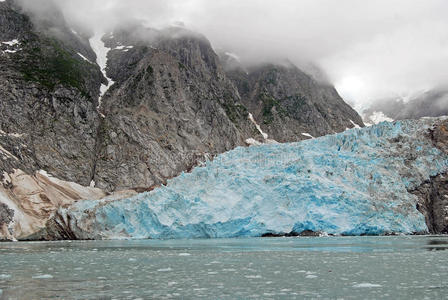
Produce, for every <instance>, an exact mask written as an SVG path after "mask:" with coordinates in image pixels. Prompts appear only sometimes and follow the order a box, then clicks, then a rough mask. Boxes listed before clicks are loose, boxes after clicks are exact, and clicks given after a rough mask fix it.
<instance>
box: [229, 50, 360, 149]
mask: <svg viewBox="0 0 448 300" xmlns="http://www.w3.org/2000/svg"><path fill="white" fill-rule="evenodd" d="M221 57H222V60H223V61H224V65H225V66H226V70H227V75H228V76H229V77H230V78H231V80H232V81H233V82H234V83H235V85H236V86H237V87H238V91H239V93H240V95H241V100H242V102H243V104H244V105H245V106H247V108H248V109H249V111H250V112H251V113H252V114H253V116H254V119H255V120H256V121H257V123H259V124H260V126H261V129H262V130H263V131H264V132H266V133H267V134H268V135H269V137H270V138H272V139H275V140H276V141H278V142H291V141H300V140H303V139H307V138H309V136H310V135H311V136H313V137H319V136H323V135H326V134H329V133H336V132H342V131H344V130H346V129H347V128H353V127H363V126H364V123H363V121H362V119H361V117H360V116H359V115H358V113H357V112H356V111H355V110H354V109H353V108H351V107H350V106H349V105H348V104H347V103H345V102H344V100H343V99H342V98H341V97H340V96H339V94H338V93H337V91H336V90H335V88H334V87H333V86H331V85H329V84H327V83H322V82H318V81H317V80H315V79H313V77H311V76H310V75H308V74H306V73H304V72H303V71H301V70H300V69H298V68H297V67H296V66H294V65H293V64H291V63H290V62H285V63H283V64H276V65H274V64H266V65H261V66H256V67H249V68H245V67H243V65H241V64H239V63H238V61H236V58H234V57H232V56H229V55H228V54H227V55H226V54H223V55H221Z"/></svg>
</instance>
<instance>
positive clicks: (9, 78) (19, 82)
mask: <svg viewBox="0 0 448 300" xmlns="http://www.w3.org/2000/svg"><path fill="white" fill-rule="evenodd" d="M0 22H1V26H0V28H1V29H0V41H2V42H3V43H1V46H0V100H1V102H0V115H1V118H0V129H1V130H2V131H1V132H0V145H1V146H2V148H3V151H1V153H0V156H2V159H1V160H0V169H1V170H2V171H5V172H7V173H9V172H11V171H12V169H13V168H16V169H22V170H24V171H26V172H28V173H32V172H33V171H35V170H37V169H45V170H48V171H49V172H51V173H52V174H54V175H55V176H57V177H59V178H62V179H66V180H69V181H75V182H78V183H80V184H84V185H88V184H89V182H90V179H91V178H90V177H91V173H92V162H93V158H94V146H95V139H96V127H97V124H98V114H97V112H96V109H95V107H96V102H97V98H98V94H99V92H98V87H99V85H100V83H101V82H102V81H103V80H104V79H103V76H102V74H101V72H100V70H99V67H98V66H96V65H94V64H91V63H89V62H87V61H85V60H84V59H83V58H81V56H79V55H78V54H77V53H78V52H80V53H81V52H84V53H86V50H85V49H86V48H85V47H79V48H78V47H77V46H76V45H84V44H85V41H84V40H82V38H81V37H77V36H75V35H74V34H73V33H71V32H70V30H69V29H68V28H67V27H64V26H62V25H61V26H62V27H59V28H60V31H59V32H58V33H59V34H58V36H56V35H54V34H53V31H51V30H49V31H46V30H45V28H41V29H39V28H38V27H37V25H35V24H33V23H32V22H31V20H30V18H29V17H27V16H26V15H24V14H22V13H21V11H20V9H19V8H18V7H16V6H15V5H14V4H13V3H12V2H11V1H8V2H1V3H0ZM64 36H65V37H69V38H67V39H68V40H69V39H73V40H75V39H77V40H79V42H78V44H76V43H66V42H64V40H66V39H65V38H63V37H64ZM14 40H16V41H15V42H14ZM5 42H12V44H11V43H10V44H6V43H5ZM87 52H88V51H87ZM86 55H89V54H88V53H86ZM90 55H92V53H91V54H90ZM93 55H94V54H93ZM0 173H2V172H0Z"/></svg>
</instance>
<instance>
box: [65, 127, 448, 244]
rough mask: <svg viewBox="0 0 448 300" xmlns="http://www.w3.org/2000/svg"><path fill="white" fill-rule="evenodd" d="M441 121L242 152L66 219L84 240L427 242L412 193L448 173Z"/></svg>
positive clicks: (69, 213) (73, 211)
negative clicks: (390, 238)
mask: <svg viewBox="0 0 448 300" xmlns="http://www.w3.org/2000/svg"><path fill="white" fill-rule="evenodd" d="M435 121H436V120H435V119H421V120H405V121H398V122H393V123H389V122H383V123H380V124H378V125H375V126H372V127H367V128H361V129H351V130H347V131H345V132H343V133H339V134H335V135H330V136H325V137H321V138H317V139H310V140H306V141H302V142H298V143H288V144H273V145H260V146H252V147H249V148H242V147H241V148H237V149H235V150H232V151H229V152H227V153H224V154H222V155H219V156H217V157H216V158H215V159H214V160H213V161H208V162H206V163H205V165H203V166H201V167H197V168H195V169H194V170H193V171H192V172H191V173H183V174H181V175H180V176H178V177H176V178H174V179H172V180H170V181H169V182H168V184H167V185H166V186H162V187H160V188H158V189H155V190H153V191H151V192H148V193H143V194H139V195H136V196H133V197H131V198H127V199H121V200H111V199H107V198H106V199H103V200H98V201H80V202H77V203H76V204H74V205H73V206H71V207H69V208H66V209H61V210H60V211H59V214H60V215H62V216H63V218H64V220H65V221H64V222H67V223H68V224H69V225H70V227H71V228H72V230H73V231H74V232H76V234H77V237H78V238H100V239H101V238H102V239H112V238H118V239H120V238H133V239H145V238H161V239H168V238H209V237H245V236H260V235H262V234H264V233H288V232H291V231H294V232H297V233H300V232H302V231H304V230H312V231H322V232H327V233H329V234H347V235H361V234H384V233H390V232H395V233H413V232H425V231H427V226H426V224H425V219H424V217H423V215H422V214H421V213H420V212H418V210H417V209H416V201H417V198H416V197H415V196H414V195H413V194H411V193H409V192H408V190H411V189H413V188H415V187H417V186H419V185H420V184H421V183H422V182H424V181H425V180H428V179H429V178H430V176H435V175H437V174H440V173H442V172H446V171H447V170H448V157H447V155H446V154H444V153H442V152H441V151H439V150H438V149H437V148H435V147H434V146H433V145H432V143H431V142H430V139H429V138H428V137H427V134H426V133H427V131H428V129H429V128H430V127H431V126H433V124H434V122H435Z"/></svg>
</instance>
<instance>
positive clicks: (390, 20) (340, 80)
mask: <svg viewBox="0 0 448 300" xmlns="http://www.w3.org/2000/svg"><path fill="white" fill-rule="evenodd" d="M28 1H29V2H32V1H33V0H28ZM55 2H56V3H58V4H59V5H60V6H62V8H63V10H64V14H65V15H66V17H67V18H69V19H70V20H71V22H78V23H82V24H85V25H87V26H90V27H98V26H102V27H110V26H113V25H116V24H117V23H119V22H122V21H123V20H125V19H127V18H140V19H143V20H146V21H147V23H148V25H151V26H156V27H161V26H164V25H169V24H173V23H174V22H176V21H181V22H184V23H185V25H186V27H188V28H191V29H194V30H196V31H199V32H201V33H203V34H205V35H206V36H207V37H208V38H209V39H210V40H211V42H212V44H213V46H214V47H215V48H224V49H228V50H230V51H232V52H234V53H236V54H237V55H239V56H240V57H241V58H242V59H243V60H244V61H247V62H257V61H263V60H270V59H276V58H283V57H286V58H289V59H290V60H292V61H293V62H296V63H298V64H303V63H306V62H312V63H315V64H317V65H318V66H320V67H321V68H322V69H323V70H324V71H325V72H326V73H327V75H328V76H329V78H330V80H331V81H332V83H333V84H334V85H335V86H336V88H337V89H338V91H339V92H340V93H341V95H342V96H343V97H344V98H345V99H346V100H347V101H349V102H350V103H354V104H355V106H356V108H357V109H358V110H360V108H362V107H366V106H368V105H369V103H371V102H372V101H373V100H375V99H379V98H385V97H393V96H402V97H407V96H410V95H412V94H415V93H420V92H422V91H424V90H428V89H432V88H435V87H439V86H447V85H448V72H447V70H448V17H447V12H448V1H447V0H362V1H361V0H160V1H154V0H127V1H125V0H107V1H106V0H56V1H55ZM34 3H35V1H34Z"/></svg>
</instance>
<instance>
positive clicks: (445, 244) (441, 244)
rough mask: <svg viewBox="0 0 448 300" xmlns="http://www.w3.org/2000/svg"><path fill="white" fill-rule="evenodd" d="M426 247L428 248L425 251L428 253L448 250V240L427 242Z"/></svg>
mask: <svg viewBox="0 0 448 300" xmlns="http://www.w3.org/2000/svg"><path fill="white" fill-rule="evenodd" d="M427 245H428V246H426V249H427V250H429V251H440V250H448V239H445V240H440V239H435V240H432V239H431V240H429V241H428V242H427Z"/></svg>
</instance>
